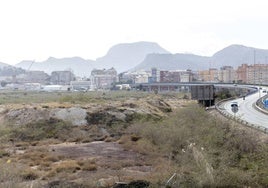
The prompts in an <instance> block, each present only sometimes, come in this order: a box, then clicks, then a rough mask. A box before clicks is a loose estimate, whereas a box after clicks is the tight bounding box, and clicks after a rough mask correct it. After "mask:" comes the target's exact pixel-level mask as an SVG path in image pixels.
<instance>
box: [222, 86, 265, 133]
mask: <svg viewBox="0 0 268 188" xmlns="http://www.w3.org/2000/svg"><path fill="white" fill-rule="evenodd" d="M263 89H265V90H267V88H263ZM260 91H261V92H257V93H255V94H252V95H249V96H247V97H246V98H245V100H243V98H239V99H236V100H232V101H228V102H225V103H223V104H222V107H223V108H224V109H225V110H226V111H227V112H228V113H229V114H232V115H234V113H233V112H232V110H231V104H232V103H234V102H237V104H238V112H237V113H236V114H235V117H236V118H240V119H242V120H244V121H247V122H248V123H250V124H254V125H257V126H262V127H265V128H268V115H266V114H264V113H261V112H259V111H257V110H256V109H255V108H254V107H253V105H254V103H255V102H256V101H257V100H258V99H259V98H260V97H262V96H264V95H265V94H266V93H263V92H262V90H260ZM267 91H268V90H267Z"/></svg>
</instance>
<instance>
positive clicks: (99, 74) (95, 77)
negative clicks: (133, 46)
mask: <svg viewBox="0 0 268 188" xmlns="http://www.w3.org/2000/svg"><path fill="white" fill-rule="evenodd" d="M91 82H92V84H93V85H94V88H95V89H111V88H112V87H113V85H114V84H115V83H116V82H117V72H116V70H115V69H114V68H111V69H107V70H106V69H94V70H92V71H91Z"/></svg>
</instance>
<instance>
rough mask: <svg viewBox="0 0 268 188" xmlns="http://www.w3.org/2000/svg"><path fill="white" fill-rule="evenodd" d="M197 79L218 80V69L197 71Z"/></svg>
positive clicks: (205, 80)
mask: <svg viewBox="0 0 268 188" xmlns="http://www.w3.org/2000/svg"><path fill="white" fill-rule="evenodd" d="M198 76H199V80H200V81H203V82H218V81H219V78H218V70H217V69H215V68H210V69H209V70H202V71H198Z"/></svg>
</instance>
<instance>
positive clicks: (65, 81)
mask: <svg viewBox="0 0 268 188" xmlns="http://www.w3.org/2000/svg"><path fill="white" fill-rule="evenodd" d="M74 80H75V75H74V74H73V73H72V72H71V71H53V72H52V73H51V79H50V82H51V84H55V85H70V82H71V81H74Z"/></svg>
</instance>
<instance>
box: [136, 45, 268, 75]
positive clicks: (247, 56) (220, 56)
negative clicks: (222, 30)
mask: <svg viewBox="0 0 268 188" xmlns="http://www.w3.org/2000/svg"><path fill="white" fill-rule="evenodd" d="M254 53H255V63H256V64H257V63H262V64H267V63H268V50H264V49H257V48H252V47H246V46H242V45H231V46H228V47H226V48H224V49H222V50H220V51H218V52H216V53H215V54H214V55H213V56H212V57H204V56H198V55H193V54H149V55H147V57H146V58H145V59H144V61H143V62H141V63H140V64H139V65H137V66H136V67H134V68H133V69H131V70H140V69H143V70H150V69H151V68H152V67H156V68H158V69H163V70H174V69H180V70H185V69H191V70H205V69H208V68H218V69H219V68H221V67H222V66H233V67H234V68H237V67H238V66H240V65H241V64H243V63H247V64H254Z"/></svg>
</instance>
